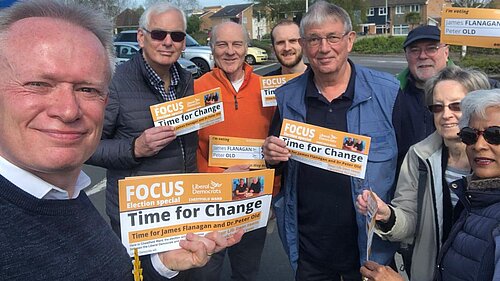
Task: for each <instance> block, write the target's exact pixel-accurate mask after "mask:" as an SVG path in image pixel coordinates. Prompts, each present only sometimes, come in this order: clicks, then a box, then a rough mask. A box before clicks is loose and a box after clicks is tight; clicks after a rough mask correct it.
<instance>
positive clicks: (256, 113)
mask: <svg viewBox="0 0 500 281" xmlns="http://www.w3.org/2000/svg"><path fill="white" fill-rule="evenodd" d="M244 70H245V78H244V80H243V84H242V85H241V87H240V90H239V91H238V93H236V91H235V90H234V88H233V85H232V84H231V81H229V79H228V78H227V77H226V74H225V73H224V72H223V71H222V70H221V69H219V68H214V69H213V70H212V71H210V72H208V73H205V75H203V76H202V77H200V78H198V79H196V80H195V81H194V92H195V94H196V93H200V92H203V91H206V90H210V89H214V88H217V87H220V88H221V94H222V102H223V103H224V121H223V122H221V123H218V124H215V125H212V126H209V127H206V128H204V129H201V130H199V131H198V135H199V144H198V150H197V155H196V157H197V161H198V171H199V172H201V173H217V172H219V173H220V172H223V171H224V170H225V169H223V168H219V167H209V166H208V142H209V137H210V135H217V136H230V137H239V138H252V139H265V138H266V137H267V135H268V133H269V125H270V123H271V120H272V118H273V114H274V109H275V108H274V107H262V99H261V96H260V80H259V76H258V75H257V74H255V73H253V69H252V67H251V66H250V65H248V64H246V63H245V65H244ZM236 104H237V107H238V108H237V109H236Z"/></svg>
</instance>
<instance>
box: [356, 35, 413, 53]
mask: <svg viewBox="0 0 500 281" xmlns="http://www.w3.org/2000/svg"><path fill="white" fill-rule="evenodd" d="M404 40H405V37H403V36H388V37H386V36H376V37H364V38H360V39H358V40H357V41H356V43H354V47H353V52H356V53H361V54H394V53H403V42H404Z"/></svg>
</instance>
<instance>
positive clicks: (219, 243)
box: [205, 228, 245, 254]
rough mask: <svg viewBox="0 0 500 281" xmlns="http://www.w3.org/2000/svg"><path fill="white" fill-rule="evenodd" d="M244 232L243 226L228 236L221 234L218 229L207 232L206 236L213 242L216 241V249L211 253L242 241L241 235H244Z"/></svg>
mask: <svg viewBox="0 0 500 281" xmlns="http://www.w3.org/2000/svg"><path fill="white" fill-rule="evenodd" d="M243 234H245V231H244V230H243V228H240V229H238V231H236V232H235V233H234V234H233V235H231V236H230V237H228V238H225V237H224V236H222V234H220V232H218V231H213V232H210V233H207V234H206V235H205V238H208V239H210V240H212V241H213V242H215V249H214V251H213V252H211V253H210V254H212V253H217V252H220V251H222V250H224V249H225V248H227V247H231V246H233V245H234V244H236V243H239V242H240V241H241V237H243Z"/></svg>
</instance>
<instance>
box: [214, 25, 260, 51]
mask: <svg viewBox="0 0 500 281" xmlns="http://www.w3.org/2000/svg"><path fill="white" fill-rule="evenodd" d="M227 23H232V24H236V25H238V26H240V27H241V32H242V33H243V41H244V42H243V43H244V44H245V46H248V43H250V37H249V36H248V32H247V30H246V28H245V27H244V26H243V25H241V24H238V23H235V22H223V23H220V24H218V25H216V26H214V27H213V28H212V32H211V33H210V47H211V48H212V51H213V49H214V44H215V42H216V41H217V33H219V31H222V32H223V31H224V30H219V29H220V27H221V26H223V25H225V24H227Z"/></svg>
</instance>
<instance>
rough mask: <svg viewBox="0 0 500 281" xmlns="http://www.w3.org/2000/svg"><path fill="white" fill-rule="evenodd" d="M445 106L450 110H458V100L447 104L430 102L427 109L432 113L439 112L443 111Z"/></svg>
mask: <svg viewBox="0 0 500 281" xmlns="http://www.w3.org/2000/svg"><path fill="white" fill-rule="evenodd" d="M445 106H447V107H448V108H449V109H450V110H451V111H460V102H459V101H458V102H452V103H450V104H448V105H444V104H431V105H429V110H430V111H431V112H432V113H440V112H443V110H444V107H445Z"/></svg>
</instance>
